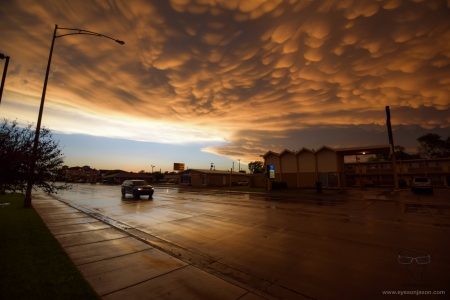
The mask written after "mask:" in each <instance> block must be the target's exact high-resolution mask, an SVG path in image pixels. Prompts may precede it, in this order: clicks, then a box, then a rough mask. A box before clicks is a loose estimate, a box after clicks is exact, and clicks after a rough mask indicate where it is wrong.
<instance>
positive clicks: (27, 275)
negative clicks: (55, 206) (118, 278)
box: [0, 194, 100, 300]
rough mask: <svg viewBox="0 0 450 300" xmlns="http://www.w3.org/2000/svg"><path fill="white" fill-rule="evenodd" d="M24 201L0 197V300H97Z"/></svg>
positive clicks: (20, 198)
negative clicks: (24, 204)
mask: <svg viewBox="0 0 450 300" xmlns="http://www.w3.org/2000/svg"><path fill="white" fill-rule="evenodd" d="M23 198H24V196H23V195H22V194H5V195H0V204H3V205H0V299H33V300H34V299H64V300H67V299H100V297H98V296H97V294H96V293H95V291H94V290H93V289H92V287H91V286H90V285H89V283H88V282H87V281H86V280H85V279H84V277H83V275H82V274H81V273H80V272H79V271H78V269H77V268H76V266H75V265H74V264H73V262H72V261H71V260H70V258H69V257H68V256H67V254H66V253H65V251H64V250H63V248H62V247H61V245H60V244H59V243H58V241H57V240H56V239H55V237H54V236H53V235H52V234H51V233H50V231H49V230H48V228H47V227H46V226H45V224H44V222H43V221H42V219H41V218H40V216H39V215H38V213H37V212H36V211H35V210H34V209H33V208H23V207H22V205H23ZM5 203H9V205H4V204H5Z"/></svg>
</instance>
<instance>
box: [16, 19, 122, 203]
mask: <svg viewBox="0 0 450 300" xmlns="http://www.w3.org/2000/svg"><path fill="white" fill-rule="evenodd" d="M59 29H61V30H67V31H70V33H65V34H61V35H56V32H57V30H58V25H57V24H55V31H54V32H53V38H52V45H51V47H50V55H49V56H48V63H47V71H46V73H45V80H44V88H43V90H42V98H41V106H40V108H39V116H38V120H37V124H36V133H35V135H34V144H33V152H32V161H31V166H30V176H29V178H28V182H27V191H26V194H25V199H24V202H23V206H24V207H30V206H31V190H32V189H33V185H34V172H35V170H36V159H37V149H38V144H39V134H40V131H41V119H42V112H43V110H44V102H45V92H46V91H47V82H48V74H49V72H50V63H51V62H52V54H53V45H54V44H55V39H56V38H59V37H63V36H67V35H75V34H86V35H93V36H98V37H105V38H107V39H110V40H113V41H115V42H117V43H119V44H121V45H123V44H125V42H123V41H120V40H117V39H113V38H112V37H109V36H106V35H104V34H100V33H97V32H93V31H88V30H83V29H76V28H63V27H61V28H59Z"/></svg>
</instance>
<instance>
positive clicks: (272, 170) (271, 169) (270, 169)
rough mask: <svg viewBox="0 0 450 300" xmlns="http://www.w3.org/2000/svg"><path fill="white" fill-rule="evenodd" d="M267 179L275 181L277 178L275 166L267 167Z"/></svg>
mask: <svg viewBox="0 0 450 300" xmlns="http://www.w3.org/2000/svg"><path fill="white" fill-rule="evenodd" d="M267 178H270V179H274V178H275V166H274V165H267Z"/></svg>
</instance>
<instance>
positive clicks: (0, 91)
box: [0, 53, 9, 103]
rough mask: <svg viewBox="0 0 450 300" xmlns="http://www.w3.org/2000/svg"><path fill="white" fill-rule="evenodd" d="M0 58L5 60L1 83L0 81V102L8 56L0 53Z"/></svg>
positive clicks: (0, 100)
mask: <svg viewBox="0 0 450 300" xmlns="http://www.w3.org/2000/svg"><path fill="white" fill-rule="evenodd" d="M0 59H4V60H6V61H5V66H4V68H3V77H2V83H1V86H0V103H1V102H2V94H3V87H4V85H5V78H6V71H8V64H9V56H6V55H4V54H3V53H0Z"/></svg>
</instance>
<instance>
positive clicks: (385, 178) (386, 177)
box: [381, 175, 394, 181]
mask: <svg viewBox="0 0 450 300" xmlns="http://www.w3.org/2000/svg"><path fill="white" fill-rule="evenodd" d="M381 180H384V181H393V180H394V178H393V177H392V175H383V176H381Z"/></svg>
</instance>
